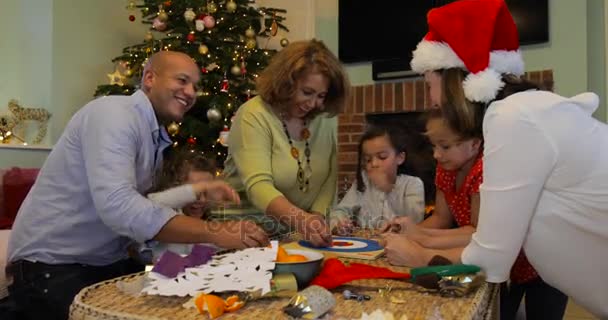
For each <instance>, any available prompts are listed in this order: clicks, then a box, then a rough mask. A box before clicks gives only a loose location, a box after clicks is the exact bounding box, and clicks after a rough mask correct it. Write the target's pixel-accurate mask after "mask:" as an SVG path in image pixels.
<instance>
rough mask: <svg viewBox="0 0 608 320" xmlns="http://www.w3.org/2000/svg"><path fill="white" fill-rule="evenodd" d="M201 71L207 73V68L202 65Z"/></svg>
mask: <svg viewBox="0 0 608 320" xmlns="http://www.w3.org/2000/svg"><path fill="white" fill-rule="evenodd" d="M201 72H202V73H209V70H207V68H205V67H202V68H201Z"/></svg>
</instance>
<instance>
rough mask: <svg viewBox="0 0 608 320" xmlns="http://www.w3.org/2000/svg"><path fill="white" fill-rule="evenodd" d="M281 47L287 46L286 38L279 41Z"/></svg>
mask: <svg viewBox="0 0 608 320" xmlns="http://www.w3.org/2000/svg"><path fill="white" fill-rule="evenodd" d="M280 44H281V47H287V45H288V44H289V40H287V38H283V39H281V41H280Z"/></svg>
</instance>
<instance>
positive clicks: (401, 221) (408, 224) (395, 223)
mask: <svg viewBox="0 0 608 320" xmlns="http://www.w3.org/2000/svg"><path fill="white" fill-rule="evenodd" d="M417 229H418V226H417V225H416V223H415V222H414V221H412V219H410V217H396V218H394V219H393V220H391V221H389V222H388V223H387V224H385V225H384V226H383V227H381V228H380V230H381V232H382V233H384V232H392V233H410V232H414V231H415V230H417Z"/></svg>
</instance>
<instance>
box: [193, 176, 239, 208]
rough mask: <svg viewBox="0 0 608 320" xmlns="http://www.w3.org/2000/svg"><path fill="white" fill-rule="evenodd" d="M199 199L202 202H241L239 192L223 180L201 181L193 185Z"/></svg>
mask: <svg viewBox="0 0 608 320" xmlns="http://www.w3.org/2000/svg"><path fill="white" fill-rule="evenodd" d="M192 187H193V188H194V192H196V194H197V197H198V201H200V202H202V203H214V202H215V203H217V202H233V203H236V204H240V203H241V198H240V197H239V194H238V193H237V192H236V191H235V190H234V189H233V188H232V187H231V186H230V185H228V184H227V183H226V182H224V181H221V180H214V181H201V182H199V183H195V184H193V185H192Z"/></svg>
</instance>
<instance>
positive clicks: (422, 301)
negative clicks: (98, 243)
mask: <svg viewBox="0 0 608 320" xmlns="http://www.w3.org/2000/svg"><path fill="white" fill-rule="evenodd" d="M354 262H359V263H367V264H370V265H374V266H381V267H388V268H390V269H392V270H393V271H397V272H407V271H408V268H404V267H394V266H390V265H389V264H388V263H387V261H386V260H385V259H383V258H380V259H378V260H375V261H363V260H357V261H354ZM144 276H145V273H143V272H142V273H137V274H133V275H128V276H124V277H120V278H116V279H112V280H108V281H105V282H101V283H98V284H95V285H92V286H89V287H87V288H84V289H83V290H82V291H81V292H80V293H79V294H78V295H77V296H76V297H75V298H74V302H73V303H72V306H71V308H70V309H71V310H70V319H72V320H85V319H86V320H90V319H102V320H106V319H116V320H123V319H124V320H135V319H208V317H207V316H206V315H201V314H199V313H198V312H197V311H196V310H195V309H186V308H184V307H182V304H183V303H184V302H186V301H187V300H188V298H186V297H161V296H139V297H134V296H129V295H127V294H125V293H123V292H121V291H120V290H119V289H118V288H117V286H116V283H117V282H118V281H135V280H137V278H138V277H144ZM387 285H390V286H391V287H392V290H391V293H390V295H389V297H390V296H392V297H393V299H392V300H393V301H394V300H397V301H399V302H400V303H395V302H391V299H389V298H388V297H386V296H381V295H380V293H379V289H380V288H385V287H386V286H387ZM345 289H349V290H351V291H356V292H358V293H364V294H367V295H369V296H371V300H369V301H365V302H358V301H356V300H345V299H344V298H343V297H342V291H343V290H345ZM332 292H333V293H334V296H335V297H336V301H337V305H336V307H335V308H334V309H333V310H332V311H331V312H330V313H328V314H327V315H325V316H324V317H323V319H358V318H360V317H361V315H362V314H363V312H366V313H368V314H370V313H372V312H373V311H375V310H377V309H380V310H384V311H389V312H392V313H393V315H394V316H395V319H401V318H402V317H403V316H404V315H405V316H407V319H409V320H412V319H445V320H448V319H493V318H497V314H496V313H497V308H498V302H497V293H498V286H497V285H493V284H487V283H486V284H483V285H482V286H481V287H480V288H478V289H477V290H476V291H475V292H473V293H470V294H469V295H468V296H465V297H461V298H448V297H441V296H439V295H438V294H435V293H423V292H420V291H418V290H416V289H415V288H414V286H413V285H411V284H409V283H407V282H404V281H400V280H387V279H369V280H356V281H353V282H351V283H349V284H348V285H345V286H341V287H339V288H336V289H334V290H332ZM395 298H396V299H395ZM288 301H289V298H267V299H260V300H257V301H253V302H249V303H248V304H247V305H246V306H245V307H244V308H242V309H241V310H239V311H237V312H234V313H227V314H224V315H223V316H221V317H220V319H226V320H228V319H256V320H262V319H289V317H288V316H287V315H286V314H284V313H283V312H282V308H283V307H284V306H285V305H287V303H288Z"/></svg>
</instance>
